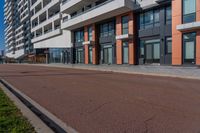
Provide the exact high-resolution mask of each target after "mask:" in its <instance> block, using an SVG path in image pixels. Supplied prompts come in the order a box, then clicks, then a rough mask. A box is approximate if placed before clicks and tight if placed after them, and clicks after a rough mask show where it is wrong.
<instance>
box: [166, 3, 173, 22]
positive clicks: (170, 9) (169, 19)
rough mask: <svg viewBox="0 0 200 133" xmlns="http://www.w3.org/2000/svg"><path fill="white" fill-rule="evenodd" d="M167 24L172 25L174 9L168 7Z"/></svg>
mask: <svg viewBox="0 0 200 133" xmlns="http://www.w3.org/2000/svg"><path fill="white" fill-rule="evenodd" d="M165 21H166V24H171V23H172V8H171V7H167V8H166V19H165Z"/></svg>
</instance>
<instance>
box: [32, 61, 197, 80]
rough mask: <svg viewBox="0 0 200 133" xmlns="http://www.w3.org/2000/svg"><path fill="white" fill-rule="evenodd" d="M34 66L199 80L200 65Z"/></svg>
mask: <svg viewBox="0 0 200 133" xmlns="http://www.w3.org/2000/svg"><path fill="white" fill-rule="evenodd" d="M29 65H36V66H47V67H59V68H74V69H85V70H97V71H107V72H118V73H127V74H142V75H152V76H163V77H177V78H187V79H199V80H200V67H197V66H196V67H181V66H158V65H151V66H145V65H142V66H133V65H84V64H29Z"/></svg>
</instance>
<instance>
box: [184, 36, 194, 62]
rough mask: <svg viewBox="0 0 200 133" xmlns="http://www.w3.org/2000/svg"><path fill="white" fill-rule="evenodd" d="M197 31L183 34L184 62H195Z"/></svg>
mask: <svg viewBox="0 0 200 133" xmlns="http://www.w3.org/2000/svg"><path fill="white" fill-rule="evenodd" d="M195 49H196V33H195V32H194V33H186V34H183V62H184V63H189V64H195V58H196V55H195V54H196V51H195Z"/></svg>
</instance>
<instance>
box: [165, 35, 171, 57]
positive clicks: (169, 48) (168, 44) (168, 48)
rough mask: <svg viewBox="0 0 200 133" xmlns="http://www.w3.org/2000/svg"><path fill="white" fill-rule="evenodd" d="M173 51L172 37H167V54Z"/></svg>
mask: <svg viewBox="0 0 200 133" xmlns="http://www.w3.org/2000/svg"><path fill="white" fill-rule="evenodd" d="M171 53H172V38H171V37H167V38H166V54H171Z"/></svg>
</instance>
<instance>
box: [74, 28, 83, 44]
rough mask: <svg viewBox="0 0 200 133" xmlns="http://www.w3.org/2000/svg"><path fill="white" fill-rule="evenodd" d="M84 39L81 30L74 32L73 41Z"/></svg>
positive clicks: (77, 41)
mask: <svg viewBox="0 0 200 133" xmlns="http://www.w3.org/2000/svg"><path fill="white" fill-rule="evenodd" d="M83 41H84V32H83V31H82V30H80V31H76V32H75V43H79V42H83Z"/></svg>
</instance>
